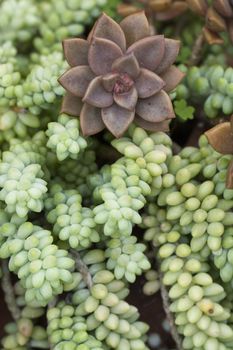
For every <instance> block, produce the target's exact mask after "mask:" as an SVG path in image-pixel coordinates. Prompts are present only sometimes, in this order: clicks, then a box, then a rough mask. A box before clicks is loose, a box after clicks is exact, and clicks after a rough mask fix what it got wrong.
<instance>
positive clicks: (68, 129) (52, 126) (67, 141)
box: [46, 114, 87, 161]
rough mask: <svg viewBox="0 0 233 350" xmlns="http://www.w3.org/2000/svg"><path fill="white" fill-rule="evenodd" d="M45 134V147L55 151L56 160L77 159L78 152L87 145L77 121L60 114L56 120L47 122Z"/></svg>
mask: <svg viewBox="0 0 233 350" xmlns="http://www.w3.org/2000/svg"><path fill="white" fill-rule="evenodd" d="M46 135H47V136H48V137H49V140H48V142H47V147H48V148H51V149H52V150H54V151H55V152H56V155H57V158H58V160H60V161H62V160H64V159H66V158H67V157H70V158H71V159H77V157H78V154H79V152H81V151H82V150H83V149H85V148H86V147H87V141H86V140H85V139H84V138H83V137H82V136H81V135H80V132H79V121H78V120H77V119H71V118H69V117H68V116H66V115H65V114H61V115H60V116H59V118H58V122H51V123H49V124H48V130H47V131H46Z"/></svg>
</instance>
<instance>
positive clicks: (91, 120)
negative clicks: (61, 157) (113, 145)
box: [80, 103, 105, 136]
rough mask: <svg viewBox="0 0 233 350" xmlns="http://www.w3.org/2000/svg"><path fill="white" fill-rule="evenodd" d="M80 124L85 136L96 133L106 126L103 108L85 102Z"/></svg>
mask: <svg viewBox="0 0 233 350" xmlns="http://www.w3.org/2000/svg"><path fill="white" fill-rule="evenodd" d="M80 125H81V129H82V133H83V135H84V136H90V135H95V134H97V133H98V132H100V131H102V130H103V129H104V128H105V125H104V123H103V121H102V117H101V109H99V108H96V107H93V106H90V105H88V104H87V103H84V105H83V108H82V111H81V114H80Z"/></svg>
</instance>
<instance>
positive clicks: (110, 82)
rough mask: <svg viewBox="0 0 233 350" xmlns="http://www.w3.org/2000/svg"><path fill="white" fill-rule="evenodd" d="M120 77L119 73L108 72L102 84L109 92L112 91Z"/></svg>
mask: <svg viewBox="0 0 233 350" xmlns="http://www.w3.org/2000/svg"><path fill="white" fill-rule="evenodd" d="M118 77H119V74H118V73H109V74H106V75H105V76H104V77H103V78H102V84H103V87H104V89H105V90H106V91H108V92H112V91H113V89H114V86H115V84H116V81H117V79H118Z"/></svg>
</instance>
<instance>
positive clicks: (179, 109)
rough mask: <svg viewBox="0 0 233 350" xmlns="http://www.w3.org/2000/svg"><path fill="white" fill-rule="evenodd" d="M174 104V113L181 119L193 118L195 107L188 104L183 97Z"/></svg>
mask: <svg viewBox="0 0 233 350" xmlns="http://www.w3.org/2000/svg"><path fill="white" fill-rule="evenodd" d="M174 105H175V113H176V115H177V116H178V117H179V118H180V119H181V120H182V121H186V120H189V119H193V118H194V112H195V108H194V107H192V106H188V104H187V102H186V101H185V100H184V99H182V100H178V101H175V102H174Z"/></svg>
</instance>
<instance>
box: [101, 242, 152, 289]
mask: <svg viewBox="0 0 233 350" xmlns="http://www.w3.org/2000/svg"><path fill="white" fill-rule="evenodd" d="M106 245H107V249H106V252H105V255H106V257H107V258H108V261H107V264H106V266H107V268H108V269H109V270H114V275H115V278H116V279H119V280H120V279H122V278H123V277H125V278H126V279H127V281H129V282H131V283H133V282H135V280H136V276H137V275H141V274H142V271H144V270H148V269H149V268H150V263H149V261H148V259H147V257H146V256H145V254H144V252H145V250H146V246H145V245H144V244H142V243H137V237H135V236H130V237H123V238H115V239H111V240H110V241H107V243H106Z"/></svg>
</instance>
